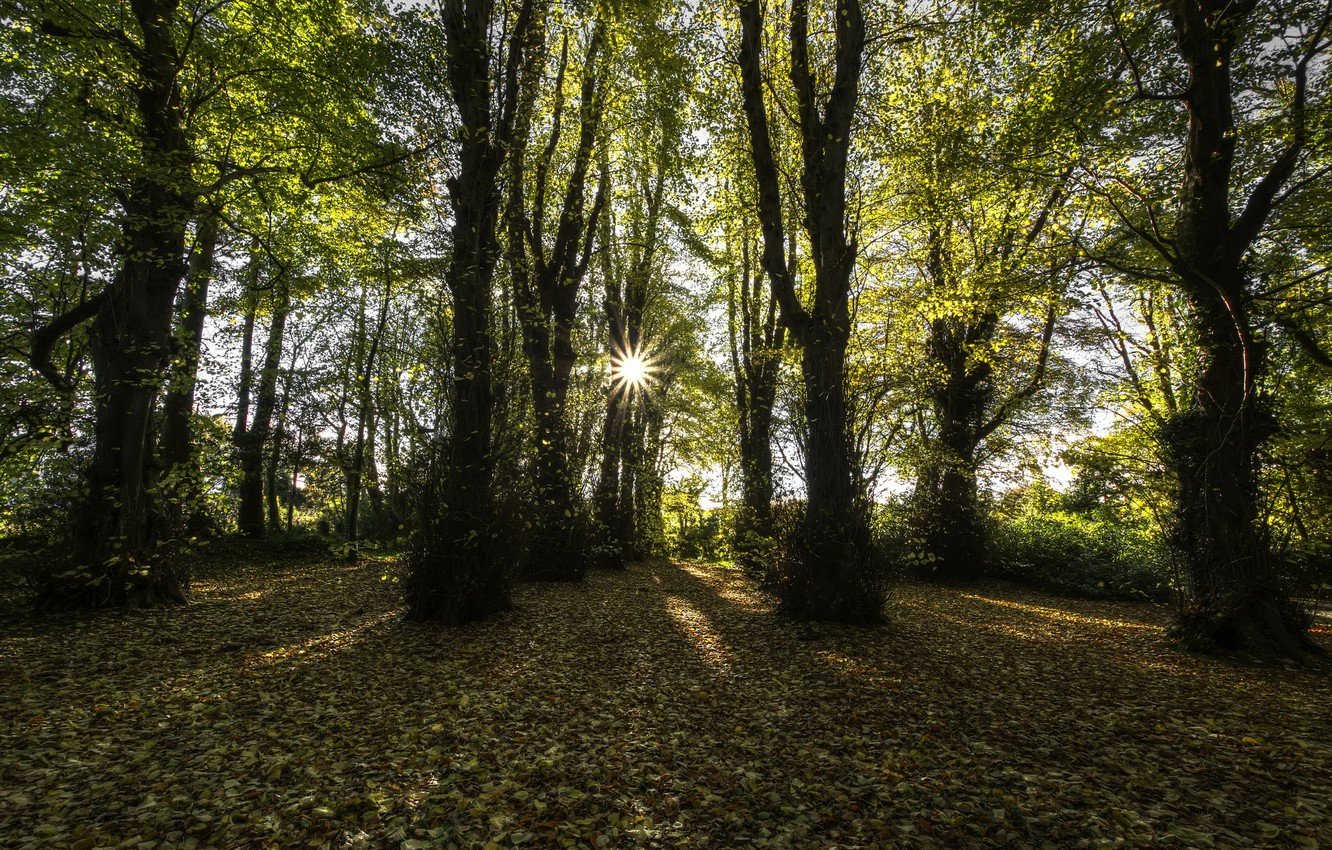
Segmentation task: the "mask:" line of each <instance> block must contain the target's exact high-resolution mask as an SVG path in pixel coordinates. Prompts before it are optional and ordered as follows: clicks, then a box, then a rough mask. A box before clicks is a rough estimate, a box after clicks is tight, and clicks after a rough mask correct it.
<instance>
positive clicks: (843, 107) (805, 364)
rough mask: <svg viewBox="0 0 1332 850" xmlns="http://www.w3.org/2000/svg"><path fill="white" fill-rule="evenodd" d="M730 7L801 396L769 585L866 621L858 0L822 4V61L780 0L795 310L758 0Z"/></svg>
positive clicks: (789, 609)
mask: <svg viewBox="0 0 1332 850" xmlns="http://www.w3.org/2000/svg"><path fill="white" fill-rule="evenodd" d="M739 10H740V23H741V36H740V75H741V79H742V85H743V97H744V111H745V117H746V120H747V122H748V127H749V137H750V152H751V155H752V157H753V164H754V174H755V180H756V183H757V186H758V214H759V221H760V223H761V227H762V233H763V254H762V261H763V268H764V271H765V272H766V273H767V276H768V282H769V285H770V286H771V288H772V292H773V297H774V298H775V299H776V300H777V302H778V304H779V305H780V307H781V314H782V321H783V322H784V323H785V325H786V326H787V328H788V329H789V330H790V332H791V335H792V337H793V338H794V340H795V342H796V344H797V345H798V346H799V348H800V352H801V375H802V378H803V383H804V394H805V400H804V404H805V407H804V414H805V421H806V428H807V435H806V440H805V445H804V452H805V487H806V491H807V499H808V501H807V504H806V514H805V519H804V524H803V528H802V530H801V534H800V538H801V539H800V553H799V557H798V558H797V560H796V562H795V563H793V564H792V565H791V567H790V569H789V571H788V573H787V575H785V576H784V577H783V581H782V584H781V586H780V588H779V592H780V594H781V597H782V606H781V607H782V610H783V611H784V612H786V613H787V614H789V615H790V616H793V617H795V618H797V619H829V620H838V621H849V622H873V621H877V620H878V619H879V618H880V617H881V616H882V607H883V601H884V592H883V590H882V587H881V583H880V581H879V579H878V577H877V576H876V575H875V574H874V571H873V569H872V567H871V565H870V563H869V559H868V550H869V533H868V528H867V525H866V521H865V517H864V515H863V513H862V511H861V508H860V505H859V504H858V502H859V500H858V498H857V493H856V488H855V479H856V475H855V470H854V468H853V466H854V464H853V451H852V447H851V434H850V422H849V417H848V410H847V399H846V386H845V378H846V349H847V343H848V341H849V339H850V336H851V315H850V304H849V299H850V289H851V277H852V274H853V272H854V270H855V262H856V255H857V247H856V240H855V238H854V237H853V236H851V235H850V234H848V232H847V221H848V208H847V164H848V158H849V154H850V149H851V136H852V129H853V123H854V118H855V114H856V104H857V99H858V95H859V90H860V75H861V69H862V66H863V63H864V51H865V19H864V14H863V11H862V9H861V5H860V2H859V0H838V2H836V3H835V4H834V6H833V8H832V9H831V10H830V12H829V17H830V20H831V22H832V24H831V25H832V26H833V27H835V37H834V45H833V51H832V56H831V57H830V59H828V60H827V65H826V66H825V65H824V64H823V62H822V59H823V57H817V56H816V57H811V51H810V33H809V29H810V9H809V3H808V0H793V2H792V4H791V11H790V33H789V41H790V45H789V46H790V80H791V85H792V88H793V90H794V94H795V104H796V105H795V109H796V112H797V114H798V122H799V130H800V151H801V172H800V191H801V194H802V201H803V207H804V209H803V212H804V227H805V231H806V233H807V235H808V238H809V251H810V259H811V261H812V263H813V266H814V292H813V298H812V305H811V306H810V307H809V308H808V309H807V308H806V306H805V305H804V304H803V303H802V302H801V299H800V297H799V295H798V293H797V292H796V287H795V279H794V276H793V274H792V271H791V268H792V267H791V265H790V263H789V262H788V259H787V245H786V242H787V240H786V225H785V222H784V220H783V209H782V201H781V174H780V171H779V169H778V165H777V160H776V158H775V155H774V152H773V144H772V133H771V132H770V129H769V119H768V106H767V104H766V102H765V97H764V91H763V88H764V79H765V75H764V68H763V62H762V54H763V49H762V48H763V41H764V23H763V8H762V4H761V2H760V0H741V2H740V4H739ZM815 63H818V64H817V65H816V64H815ZM820 79H822V80H826V81H827V83H828V85H829V88H828V90H827V92H826V93H825V92H820V91H819V90H818V88H819V87H818V85H817V83H816V81H817V80H820Z"/></svg>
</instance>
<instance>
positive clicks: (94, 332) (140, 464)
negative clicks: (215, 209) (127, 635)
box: [39, 0, 196, 607]
mask: <svg viewBox="0 0 1332 850" xmlns="http://www.w3.org/2000/svg"><path fill="white" fill-rule="evenodd" d="M176 6H177V3H176V2H175V0H156V2H154V0H143V2H139V3H135V4H134V10H133V11H134V18H135V23H136V24H137V26H138V29H139V32H140V33H141V40H140V43H139V45H138V46H137V48H136V50H135V51H134V54H133V61H134V65H135V67H134V69H133V70H134V73H135V75H136V79H135V80H134V82H133V89H134V96H135V107H136V111H137V113H138V119H139V121H138V123H137V126H136V127H135V129H134V132H135V133H136V134H137V135H138V142H139V145H140V156H141V158H142V164H143V169H142V171H141V174H140V176H139V177H137V178H135V179H134V180H133V181H132V182H131V184H130V186H129V187H128V190H127V192H126V193H125V195H124V198H123V206H124V211H123V219H122V221H123V224H122V231H121V236H122V244H121V248H122V256H123V257H124V261H123V265H122V266H121V267H120V270H119V271H118V273H117V274H116V277H115V279H114V280H113V281H112V283H111V284H110V286H109V287H108V289H107V291H106V293H105V297H104V298H103V299H102V300H101V303H100V309H99V310H98V312H97V315H96V317H95V318H94V319H93V325H92V328H91V333H90V353H91V359H92V364H93V372H94V382H93V414H94V420H95V424H94V440H95V445H94V449H93V457H92V460H91V462H90V463H89V465H88V469H87V478H86V482H87V496H86V499H85V503H84V504H83V505H82V507H81V509H80V510H79V512H78V516H77V518H76V532H75V546H74V562H75V565H76V567H77V569H76V570H75V576H74V577H73V578H60V579H56V578H52V579H51V580H50V582H48V583H47V585H46V586H45V587H44V588H43V589H42V592H41V594H40V597H41V598H40V600H39V602H40V604H43V605H45V606H48V607H89V606H96V605H120V604H128V605H144V604H154V603H179V602H183V601H184V589H185V584H184V580H183V578H182V576H180V575H179V574H178V573H176V572H175V571H173V570H170V569H167V568H166V567H165V566H164V565H162V564H161V563H158V562H155V554H156V552H155V550H156V545H155V544H156V543H157V541H158V540H159V539H160V534H161V532H162V530H163V523H162V522H161V519H162V517H161V510H162V507H163V506H162V504H161V502H160V501H159V500H157V499H155V498H154V494H153V493H152V486H151V485H152V483H153V481H152V479H153V477H154V475H153V469H152V468H151V466H152V450H153V448H154V446H155V444H156V442H157V441H156V439H155V435H154V433H153V431H154V428H153V425H154V422H153V419H154V416H153V414H154V407H155V405H156V401H157V396H158V392H159V391H160V389H161V387H162V375H163V374H165V372H166V370H167V365H168V363H169V361H170V356H171V320H172V307H173V305H174V302H175V298H176V291H177V289H178V288H179V287H180V282H181V279H182V278H183V276H184V273H185V268H184V261H183V260H184V254H185V234H186V227H187V225H188V223H189V220H190V217H191V216H192V215H193V211H194V204H195V200H196V198H195V195H194V194H193V190H192V186H193V183H192V181H191V176H190V163H191V160H192V158H193V151H192V149H191V146H190V143H189V140H188V137H187V135H186V130H185V127H186V122H185V120H184V112H183V108H182V103H181V97H180V91H179V88H178V84H177V76H176V75H177V73H178V71H179V69H180V67H181V65H182V63H181V61H180V58H179V56H178V55H177V51H176V42H175V32H174V22H175V18H176Z"/></svg>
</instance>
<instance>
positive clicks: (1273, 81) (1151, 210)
mask: <svg viewBox="0 0 1332 850" xmlns="http://www.w3.org/2000/svg"><path fill="white" fill-rule="evenodd" d="M1270 5H1271V8H1269V4H1264V3H1261V2H1259V0H1246V2H1240V3H1226V2H1213V0H1202V2H1182V1H1180V2H1170V3H1167V4H1165V5H1164V7H1163V10H1162V11H1163V12H1164V17H1156V18H1152V19H1150V23H1149V28H1148V29H1146V30H1141V29H1134V28H1132V27H1131V26H1130V24H1131V22H1130V21H1128V20H1126V19H1124V18H1122V17H1121V16H1119V15H1118V14H1117V13H1115V12H1114V10H1113V9H1112V20H1111V24H1112V27H1113V28H1114V30H1115V32H1116V34H1117V36H1118V37H1119V39H1120V41H1121V44H1122V47H1123V49H1124V51H1125V61H1126V63H1127V65H1128V72H1129V73H1128V74H1127V76H1128V79H1129V82H1130V83H1131V84H1132V85H1133V87H1134V93H1133V96H1134V98H1135V99H1136V100H1137V101H1138V103H1140V104H1148V105H1155V104H1159V103H1171V102H1178V103H1179V104H1181V105H1182V106H1183V113H1184V114H1185V115H1186V116H1187V119H1188V126H1187V132H1186V133H1185V135H1184V140H1183V150H1182V157H1181V158H1180V159H1179V163H1180V164H1179V166H1178V167H1177V170H1175V169H1172V171H1173V173H1174V174H1175V176H1176V178H1177V180H1178V187H1179V188H1178V193H1177V200H1176V202H1175V203H1174V204H1173V209H1172V210H1171V211H1170V213H1168V214H1160V213H1159V212H1158V203H1157V202H1156V201H1155V200H1154V199H1153V198H1151V197H1150V196H1148V195H1147V194H1146V193H1145V192H1144V191H1143V190H1139V189H1127V188H1125V189H1124V190H1122V191H1121V193H1120V194H1119V195H1117V196H1113V195H1111V196H1109V197H1110V199H1111V202H1112V203H1114V205H1115V208H1116V209H1117V210H1118V211H1120V212H1121V213H1122V216H1121V218H1122V220H1123V222H1124V223H1125V225H1126V227H1127V228H1128V229H1129V230H1130V231H1131V232H1132V233H1133V234H1134V236H1136V238H1137V239H1138V240H1140V241H1141V243H1143V244H1144V245H1146V246H1147V247H1149V248H1150V249H1151V251H1153V252H1154V253H1155V255H1156V256H1157V258H1158V259H1159V264H1160V266H1162V267H1163V272H1161V273H1159V276H1162V277H1164V278H1166V279H1167V280H1168V282H1169V284H1170V285H1171V286H1172V287H1173V288H1174V289H1175V290H1176V291H1178V292H1179V293H1180V295H1181V296H1182V298H1183V299H1184V301H1185V303H1186V305H1187V313H1186V316H1187V324H1188V332H1189V335H1190V336H1191V338H1192V339H1191V343H1192V346H1193V351H1192V352H1191V359H1192V360H1193V361H1194V364H1195V365H1194V369H1193V374H1192V376H1191V379H1190V384H1191V385H1190V386H1189V388H1188V393H1187V398H1185V399H1182V400H1181V405H1180V407H1181V409H1180V412H1179V413H1178V414H1176V415H1174V416H1172V417H1171V418H1170V420H1169V421H1168V422H1167V423H1166V424H1165V427H1164V431H1163V441H1164V444H1165V447H1166V453H1167V460H1168V462H1169V465H1170V467H1171V469H1172V471H1173V472H1174V475H1175V478H1176V480H1177V482H1178V491H1177V509H1176V510H1177V515H1176V521H1177V533H1178V543H1179V546H1180V551H1181V553H1182V556H1183V559H1184V562H1185V564H1186V568H1187V575H1188V604H1187V606H1186V608H1185V609H1184V610H1183V612H1182V616H1181V619H1180V622H1179V633H1180V635H1181V637H1182V638H1183V639H1184V641H1185V642H1186V643H1188V644H1190V645H1194V646H1219V647H1224V648H1231V649H1245V650H1248V651H1252V652H1256V653H1259V654H1263V655H1281V656H1292V657H1300V656H1303V655H1304V654H1305V653H1306V652H1307V651H1308V650H1309V648H1310V647H1311V646H1312V644H1311V643H1310V642H1309V640H1308V638H1307V636H1305V634H1304V627H1303V624H1302V620H1301V618H1300V617H1299V615H1298V613H1297V612H1296V611H1295V609H1294V607H1293V606H1292V605H1291V604H1290V601H1289V598H1288V593H1287V590H1286V589H1285V588H1283V586H1282V584H1281V582H1280V580H1279V576H1278V574H1277V573H1276V571H1275V569H1274V564H1273V561H1272V558H1271V552H1270V550H1269V544H1268V540H1267V538H1266V536H1265V534H1264V532H1263V530H1262V528H1261V524H1260V518H1259V505H1260V498H1259V460H1260V457H1261V448H1262V446H1263V445H1264V443H1266V442H1267V440H1268V439H1269V438H1270V437H1271V436H1272V435H1273V434H1274V433H1275V432H1276V431H1277V428H1278V424H1277V422H1276V420H1275V417H1274V415H1273V412H1272V408H1271V405H1270V404H1269V403H1268V402H1266V401H1265V400H1264V398H1263V394H1262V393H1261V391H1260V390H1261V387H1262V385H1263V383H1262V382H1263V380H1264V376H1265V373H1266V371H1267V368H1268V357H1267V348H1268V346H1267V345H1266V343H1265V342H1264V341H1263V339H1262V335H1263V333H1262V322H1263V319H1262V312H1263V308H1264V306H1265V305H1264V304H1263V300H1264V296H1266V295H1267V294H1268V293H1269V292H1270V291H1271V290H1272V289H1273V288H1275V287H1276V286H1277V284H1276V282H1274V281H1263V280H1262V279H1261V270H1262V269H1263V268H1264V266H1269V267H1270V265H1269V264H1270V261H1269V260H1268V259H1267V258H1266V257H1264V255H1263V252H1264V249H1265V247H1267V246H1268V245H1270V240H1271V229H1272V224H1273V221H1274V219H1279V217H1280V214H1281V213H1282V212H1283V210H1284V209H1286V208H1289V207H1290V206H1292V205H1294V203H1295V202H1296V201H1297V200H1298V199H1299V198H1300V197H1301V196H1302V195H1303V194H1304V193H1306V192H1307V191H1309V190H1310V188H1311V187H1314V186H1316V185H1317V184H1319V183H1320V182H1321V180H1322V178H1323V177H1325V175H1326V173H1327V171H1326V166H1325V165H1320V164H1319V160H1317V159H1316V158H1315V157H1313V156H1311V154H1319V155H1321V154H1323V153H1325V152H1324V151H1323V147H1322V146H1323V144H1324V143H1323V142H1322V141H1321V139H1320V137H1317V136H1315V135H1314V134H1313V132H1312V121H1311V114H1312V112H1313V110H1314V108H1315V104H1314V103H1311V102H1310V95H1311V92H1316V91H1319V90H1320V87H1319V85H1318V82H1319V81H1321V80H1322V79H1323V78H1324V77H1325V75H1326V67H1327V63H1326V61H1325V59H1324V57H1325V56H1326V55H1327V53H1328V50H1329V47H1332V41H1330V40H1329V26H1330V25H1332V4H1324V5H1323V6H1322V7H1321V8H1317V7H1315V6H1313V5H1312V4H1298V3H1291V4H1279V3H1274V4H1270ZM1166 20H1168V22H1169V28H1170V31H1171V32H1172V33H1173V36H1174V45H1173V48H1160V52H1159V53H1151V52H1150V50H1151V48H1150V46H1149V45H1147V44H1144V42H1143V41H1141V40H1139V39H1144V38H1146V37H1148V36H1151V35H1153V34H1154V32H1153V30H1152V29H1151V28H1150V27H1154V26H1156V25H1158V24H1160V23H1163V22H1164V21H1166ZM1142 51H1147V53H1146V54H1145V55H1146V56H1148V57H1150V59H1152V60H1156V61H1158V62H1159V63H1160V64H1159V65H1153V64H1152V63H1151V62H1148V61H1146V60H1144V58H1143V57H1144V53H1143V52H1142ZM1171 53H1173V57H1174V60H1175V62H1174V64H1173V65H1171V64H1169V63H1168V59H1167V57H1168V56H1169V54H1171ZM1311 78H1312V80H1311ZM1321 90H1323V91H1326V88H1325V87H1323V88H1322V89H1321ZM1320 105H1321V104H1320ZM1150 117H1152V118H1155V117H1156V115H1155V114H1153V115H1151V116H1150ZM1115 185H1116V186H1119V187H1127V186H1128V182H1127V181H1126V180H1122V179H1121V180H1120V181H1119V182H1118V183H1117V184H1115ZM1125 201H1127V202H1128V203H1131V204H1140V205H1141V206H1140V209H1136V210H1130V209H1129V208H1128V207H1127V206H1126V205H1125ZM1274 318H1275V317H1274Z"/></svg>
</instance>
